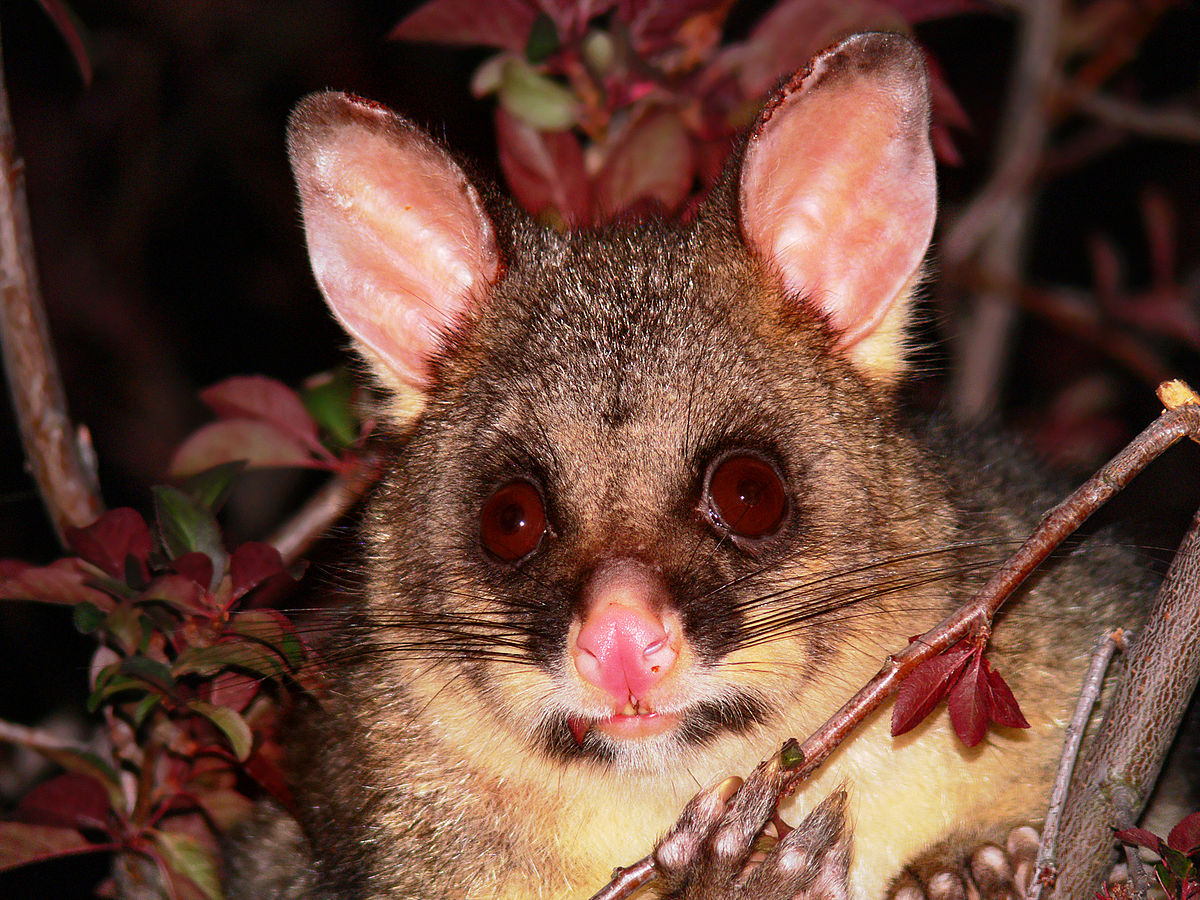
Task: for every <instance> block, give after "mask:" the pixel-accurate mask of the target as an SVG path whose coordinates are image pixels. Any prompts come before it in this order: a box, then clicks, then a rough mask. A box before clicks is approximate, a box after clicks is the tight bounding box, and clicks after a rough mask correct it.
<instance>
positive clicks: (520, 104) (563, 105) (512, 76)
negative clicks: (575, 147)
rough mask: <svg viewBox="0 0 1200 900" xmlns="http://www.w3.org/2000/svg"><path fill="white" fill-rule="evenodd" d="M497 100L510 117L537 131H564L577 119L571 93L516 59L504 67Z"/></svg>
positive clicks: (507, 62)
mask: <svg viewBox="0 0 1200 900" xmlns="http://www.w3.org/2000/svg"><path fill="white" fill-rule="evenodd" d="M499 97H500V105H501V106H503V107H504V108H505V109H506V110H507V111H508V112H509V113H511V114H512V115H514V116H516V117H517V118H518V119H520V120H521V121H522V122H524V123H525V124H527V125H529V126H531V127H533V128H536V129H538V130H539V131H565V130H566V129H568V128H570V127H571V126H572V125H574V124H575V123H576V121H578V119H579V109H578V103H577V101H576V99H575V95H574V94H573V93H572V92H571V91H570V89H568V88H565V87H563V86H562V85H561V84H559V83H558V82H557V81H554V80H552V79H550V78H547V77H546V76H545V75H542V74H541V73H540V72H538V71H537V70H536V69H534V68H533V67H532V66H530V65H529V63H527V62H525V61H524V60H523V59H518V58H516V57H510V58H509V59H508V60H507V61H506V63H505V65H504V75H503V77H502V78H501V81H500V92H499Z"/></svg>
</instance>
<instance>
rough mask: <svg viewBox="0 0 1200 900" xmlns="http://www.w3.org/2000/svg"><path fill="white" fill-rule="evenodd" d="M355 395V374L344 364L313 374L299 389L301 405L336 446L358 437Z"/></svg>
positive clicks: (344, 444) (353, 440)
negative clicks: (343, 365)
mask: <svg viewBox="0 0 1200 900" xmlns="http://www.w3.org/2000/svg"><path fill="white" fill-rule="evenodd" d="M354 395H355V384H354V377H353V376H352V375H351V374H350V370H349V369H347V368H345V367H342V368H337V369H334V370H333V371H332V372H326V373H323V374H322V375H315V376H313V377H312V378H310V379H309V380H308V381H307V382H306V383H305V385H304V390H303V391H301V392H300V400H301V402H302V403H303V404H304V408H305V409H306V410H308V414H309V415H310V416H312V417H313V420H314V421H315V422H316V423H317V425H318V426H319V427H320V428H321V430H322V431H323V432H325V434H327V435H328V436H329V440H330V442H331V443H333V445H334V446H335V447H338V448H341V447H347V446H349V445H350V444H353V443H354V442H355V441H356V440H358V436H359V430H360V422H359V418H358V414H357V411H356V409H355V406H354Z"/></svg>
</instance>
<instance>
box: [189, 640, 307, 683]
mask: <svg viewBox="0 0 1200 900" xmlns="http://www.w3.org/2000/svg"><path fill="white" fill-rule="evenodd" d="M223 669H241V670H242V671H245V672H249V673H251V674H252V675H257V676H259V677H260V678H278V677H280V676H281V675H283V674H284V673H285V672H286V671H287V665H286V664H285V663H284V661H283V659H282V658H281V657H280V655H279V654H278V653H276V652H275V651H273V650H271V649H269V648H267V647H265V646H263V645H262V644H259V643H256V642H253V641H222V642H221V643H219V644H213V645H212V646H211V647H188V648H187V649H186V650H184V651H183V652H182V653H180V654H179V656H178V657H176V659H175V664H174V665H173V666H172V667H171V671H172V672H173V673H174V674H175V676H176V677H177V678H178V677H182V676H184V675H191V674H195V675H200V676H201V677H204V678H211V677H212V676H214V675H216V674H217V673H218V672H220V671H222V670H223Z"/></svg>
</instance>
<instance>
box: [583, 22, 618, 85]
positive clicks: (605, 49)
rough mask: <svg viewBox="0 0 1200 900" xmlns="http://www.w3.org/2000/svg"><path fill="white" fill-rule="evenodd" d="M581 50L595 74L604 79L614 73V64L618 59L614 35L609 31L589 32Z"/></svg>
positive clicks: (595, 30) (585, 36)
mask: <svg viewBox="0 0 1200 900" xmlns="http://www.w3.org/2000/svg"><path fill="white" fill-rule="evenodd" d="M580 50H581V52H582V53H583V61H584V62H585V63H587V66H588V68H589V69H591V71H592V72H593V74H596V75H599V76H601V77H603V76H605V75H607V74H608V73H609V72H611V71H612V68H613V62H614V61H615V60H616V58H617V50H616V45H615V44H614V43H613V39H612V35H610V34H609V33H608V32H607V31H600V30H599V29H592V30H591V31H589V32H588V33H587V34H586V35H584V38H583V43H582V45H581V47H580Z"/></svg>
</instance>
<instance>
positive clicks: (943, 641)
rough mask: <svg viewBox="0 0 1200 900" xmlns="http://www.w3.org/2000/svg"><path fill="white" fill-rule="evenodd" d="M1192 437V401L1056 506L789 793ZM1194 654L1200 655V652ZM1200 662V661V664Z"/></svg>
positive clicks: (809, 751)
mask: <svg viewBox="0 0 1200 900" xmlns="http://www.w3.org/2000/svg"><path fill="white" fill-rule="evenodd" d="M1192 435H1200V405H1197V404H1195V403H1189V404H1186V405H1183V406H1180V407H1178V408H1175V409H1170V410H1167V411H1166V412H1164V413H1163V414H1162V415H1161V416H1159V417H1158V418H1157V419H1156V420H1155V421H1154V422H1153V423H1151V425H1150V426H1149V427H1147V428H1146V429H1145V430H1144V431H1142V433H1141V434H1139V435H1138V436H1137V437H1135V438H1134V439H1133V440H1132V441H1130V443H1129V444H1128V445H1127V446H1126V447H1125V449H1124V450H1122V451H1121V452H1120V453H1118V454H1117V455H1116V456H1115V457H1113V458H1112V459H1111V460H1110V461H1109V462H1108V463H1107V464H1106V465H1105V466H1103V467H1102V468H1101V469H1100V470H1099V471H1098V472H1097V473H1096V474H1095V475H1093V476H1092V477H1091V478H1089V479H1088V480H1087V481H1086V482H1084V483H1083V484H1082V485H1081V486H1080V487H1079V488H1077V489H1076V490H1075V491H1074V492H1073V493H1072V494H1071V495H1070V496H1069V497H1067V499H1066V500H1064V501H1062V502H1061V503H1059V504H1058V505H1057V506H1055V507H1054V508H1053V509H1051V510H1050V511H1049V512H1048V513H1047V514H1046V515H1045V516H1044V517H1043V518H1042V521H1041V523H1040V524H1039V525H1038V527H1037V529H1035V531H1034V532H1033V534H1032V535H1030V537H1029V538H1028V539H1027V540H1026V541H1025V543H1024V544H1022V545H1021V547H1020V548H1019V549H1018V550H1017V551H1016V553H1014V554H1013V555H1012V556H1011V557H1010V558H1009V559H1008V560H1007V561H1006V562H1005V563H1004V564H1003V565H1002V566H1001V567H1000V568H999V570H997V572H996V573H995V574H994V575H993V576H992V578H991V579H990V580H989V581H988V583H987V584H986V585H984V587H983V589H982V590H980V591H979V592H978V593H977V594H975V596H974V597H972V598H971V600H970V601H968V602H967V603H966V604H964V605H963V606H962V607H960V608H959V609H958V610H957V611H956V612H954V613H953V614H951V615H950V616H948V617H947V618H946V619H944V620H943V621H942V622H941V623H940V624H938V625H937V626H935V627H934V628H932V629H930V630H929V631H927V632H926V633H925V634H923V635H921V636H920V637H919V638H917V639H916V640H915V641H913V642H912V643H911V644H909V645H908V647H906V648H905V649H904V650H902V651H901V652H899V653H897V654H894V655H893V656H891V657H889V658H888V660H887V662H886V663H885V664H884V666H883V668H881V669H880V670H879V672H878V673H877V674H876V675H875V676H874V677H873V678H872V679H871V680H870V681H869V682H867V684H866V685H865V686H864V687H863V688H862V689H861V690H860V691H859V692H858V693H857V694H855V695H854V696H853V697H852V698H851V699H850V700H849V701H848V702H847V703H846V704H845V705H843V706H842V708H841V709H839V710H838V711H837V712H836V713H834V714H833V715H832V716H831V717H830V718H829V719H828V720H827V721H826V722H825V724H824V725H822V726H821V727H820V728H818V729H817V731H815V732H814V733H813V734H812V735H811V736H810V737H809V738H808V739H807V740H806V741H804V743H803V744H801V745H800V752H801V753H802V754H803V759H804V762H803V763H801V764H800V765H799V766H798V767H797V768H796V769H794V770H793V773H792V774H790V775H789V776H788V778H787V779H786V780H785V782H784V786H783V791H784V792H785V793H786V792H790V791H792V790H794V789H795V788H796V786H797V785H798V784H799V783H800V782H801V781H803V780H804V779H805V778H808V777H809V776H810V775H811V774H812V773H813V772H814V771H815V770H816V769H817V768H818V767H819V766H820V765H821V763H823V762H824V761H825V760H826V759H827V758H828V757H829V755H830V754H831V753H832V752H833V751H834V750H835V749H836V748H837V746H838V745H839V744H841V742H842V741H843V740H845V738H846V737H847V736H848V735H849V734H850V732H852V731H853V730H854V729H855V728H856V727H857V726H858V725H859V724H861V723H862V722H863V720H865V719H866V717H867V716H868V715H870V714H871V713H872V712H873V711H874V710H876V709H878V708H879V707H880V706H881V705H882V704H883V703H884V701H885V700H886V699H887V698H888V697H889V696H890V695H891V694H892V693H893V692H894V691H895V690H896V688H898V687H899V685H900V682H901V681H903V679H904V678H905V677H906V676H907V675H908V674H909V673H910V672H911V671H912V670H913V669H915V668H916V667H917V666H918V665H920V664H921V663H922V662H924V661H925V660H927V659H930V658H932V657H934V656H936V655H937V654H939V653H941V652H942V651H943V650H945V649H946V648H947V647H950V646H952V645H954V644H956V643H958V642H959V641H960V640H962V639H963V638H964V637H966V636H967V634H969V633H971V632H973V631H975V630H976V629H979V628H982V627H985V626H987V625H988V624H989V623H990V622H991V620H992V617H993V616H994V615H995V614H996V611H997V610H998V609H999V608H1000V606H1001V604H1003V603H1004V601H1005V599H1007V597H1008V596H1009V595H1010V594H1011V593H1012V592H1013V591H1015V590H1016V589H1017V588H1018V587H1019V586H1020V585H1021V583H1022V582H1023V581H1024V580H1025V579H1026V578H1028V577H1029V575H1030V574H1032V572H1033V570H1034V569H1035V568H1036V567H1037V566H1038V565H1040V564H1041V563H1042V561H1043V560H1045V559H1046V557H1048V556H1049V555H1050V554H1051V553H1052V552H1053V551H1054V549H1055V548H1056V547H1057V546H1058V545H1059V544H1061V543H1062V542H1063V541H1064V540H1066V539H1067V538H1068V537H1070V536H1071V535H1072V534H1073V533H1074V532H1075V530H1076V529H1078V528H1079V526H1080V525H1082V524H1083V523H1084V522H1085V521H1086V520H1087V518H1088V517H1089V516H1091V514H1092V513H1094V512H1095V511H1096V510H1098V509H1099V508H1100V507H1101V506H1103V505H1104V504H1105V503H1106V502H1107V501H1108V500H1110V499H1112V497H1113V496H1114V495H1116V494H1117V493H1118V492H1120V491H1121V490H1122V489H1123V488H1124V487H1125V486H1126V485H1127V484H1128V483H1129V482H1130V481H1132V480H1133V478H1134V477H1135V476H1137V474H1138V473H1140V472H1141V471H1142V470H1143V469H1145V468H1146V466H1147V465H1149V464H1150V463H1151V462H1152V461H1153V460H1155V459H1156V458H1158V456H1160V455H1161V454H1162V453H1163V452H1164V451H1165V450H1167V448H1169V447H1171V446H1172V445H1173V444H1175V443H1176V442H1177V441H1178V440H1180V439H1181V438H1183V437H1187V436H1192ZM1198 543H1200V541H1198ZM1176 558H1177V559H1178V557H1176ZM1172 568H1174V564H1173V565H1172ZM1169 577H1170V574H1169V573H1168V578H1169ZM1196 618H1200V617H1196ZM1197 630H1198V631H1200V627H1198V628H1197ZM1194 655H1195V657H1196V659H1197V660H1198V661H1200V652H1196V653H1195V654H1194ZM1197 664H1198V665H1200V662H1198V663H1197ZM1170 733H1171V734H1173V733H1174V732H1173V731H1172V732H1170ZM1064 833H1065V832H1064ZM653 868H654V860H653V857H652V856H647V857H645V858H643V859H641V860H639V861H638V862H637V863H635V864H633V865H632V866H628V867H626V868H624V869H622V870H620V871H621V879H622V884H624V885H634V886H635V887H636V886H640V885H642V884H645V883H646V882H647V881H648V880H653V878H654V874H653ZM629 896H630V892H627V891H626V890H625V889H624V888H618V887H614V884H613V883H610V884H609V885H607V886H606V887H605V888H604V889H602V890H601V891H600V892H599V893H597V894H595V895H594V896H593V898H592V900H623V898H627V897H629ZM1069 896H1075V895H1069ZM1079 896H1083V895H1082V894H1080V895H1079Z"/></svg>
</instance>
